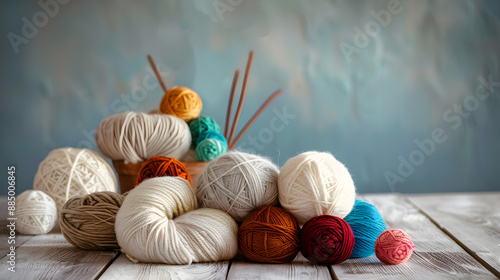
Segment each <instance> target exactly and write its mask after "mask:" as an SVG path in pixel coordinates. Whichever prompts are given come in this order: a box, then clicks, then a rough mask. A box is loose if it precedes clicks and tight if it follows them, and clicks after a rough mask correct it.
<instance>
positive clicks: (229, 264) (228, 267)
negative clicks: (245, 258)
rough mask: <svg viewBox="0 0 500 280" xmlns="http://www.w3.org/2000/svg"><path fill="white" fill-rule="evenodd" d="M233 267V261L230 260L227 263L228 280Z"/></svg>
mask: <svg viewBox="0 0 500 280" xmlns="http://www.w3.org/2000/svg"><path fill="white" fill-rule="evenodd" d="M232 265H233V259H230V260H229V262H228V263H227V271H226V278H225V279H226V280H227V277H229V270H230V269H231V266H232Z"/></svg>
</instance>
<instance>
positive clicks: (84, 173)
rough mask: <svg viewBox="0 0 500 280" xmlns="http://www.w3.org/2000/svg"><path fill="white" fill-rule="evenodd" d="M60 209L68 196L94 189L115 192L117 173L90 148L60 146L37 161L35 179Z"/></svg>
mask: <svg viewBox="0 0 500 280" xmlns="http://www.w3.org/2000/svg"><path fill="white" fill-rule="evenodd" d="M33 188H34V189H35V190H41V191H44V192H45V193H46V194H48V195H50V196H51V197H52V198H53V199H54V201H55V202H56V205H57V209H58V210H59V209H61V208H62V207H63V206H64V203H66V201H68V199H70V198H72V197H74V196H84V195H87V194H90V193H93V192H101V191H111V192H116V188H117V187H116V177H115V173H114V172H113V169H112V168H111V166H110V165H109V163H108V162H107V161H106V160H105V159H104V158H103V157H102V156H100V155H99V154H98V153H96V152H94V151H92V150H89V149H77V148H61V149H56V150H53V151H51V152H50V153H49V155H48V156H47V157H46V158H45V159H44V160H43V161H42V162H41V163H40V165H38V171H37V173H36V175H35V180H34V183H33Z"/></svg>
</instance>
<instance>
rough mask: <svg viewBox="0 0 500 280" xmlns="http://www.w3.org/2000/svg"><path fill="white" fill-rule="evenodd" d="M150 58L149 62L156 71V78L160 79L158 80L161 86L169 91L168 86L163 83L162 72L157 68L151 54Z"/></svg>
mask: <svg viewBox="0 0 500 280" xmlns="http://www.w3.org/2000/svg"><path fill="white" fill-rule="evenodd" d="M148 60H149V64H151V68H153V71H154V72H155V75H156V78H157V79H158V81H159V82H160V85H161V87H162V88H163V91H165V93H167V91H168V90H167V87H166V86H165V84H164V83H163V79H162V78H161V76H160V72H158V69H157V68H156V64H155V62H154V61H153V58H152V57H151V55H150V54H148Z"/></svg>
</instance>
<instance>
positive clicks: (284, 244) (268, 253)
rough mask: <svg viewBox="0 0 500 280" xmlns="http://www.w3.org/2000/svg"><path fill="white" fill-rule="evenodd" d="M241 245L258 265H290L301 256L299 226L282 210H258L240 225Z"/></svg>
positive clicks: (275, 208) (278, 208)
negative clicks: (288, 263)
mask: <svg viewBox="0 0 500 280" xmlns="http://www.w3.org/2000/svg"><path fill="white" fill-rule="evenodd" d="M238 245H239V247H240V250H241V252H242V253H243V255H245V257H247V258H248V259H249V260H252V261H255V262H263V263H287V262H291V261H292V260H293V259H294V258H295V256H296V255H297V253H298V252H299V225H298V224H297V222H296V221H295V219H294V218H293V216H292V215H291V214H290V213H288V212H286V211H285V210H283V209H281V208H280V207H276V206H267V207H262V208H258V209H256V210H254V211H253V212H252V213H250V215H248V216H247V217H246V219H245V221H243V223H242V224H241V226H240V228H239V230H238Z"/></svg>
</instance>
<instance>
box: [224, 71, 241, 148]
mask: <svg viewBox="0 0 500 280" xmlns="http://www.w3.org/2000/svg"><path fill="white" fill-rule="evenodd" d="M239 76H240V70H238V69H236V71H234V78H233V85H232V86H231V94H230V95H229V102H228V103H227V113H226V127H225V128H224V137H225V138H226V140H228V136H229V135H228V133H229V118H230V117H231V109H232V107H233V100H234V91H235V90H236V85H237V84H238V77H239Z"/></svg>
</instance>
